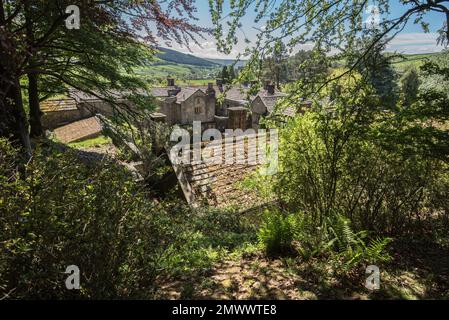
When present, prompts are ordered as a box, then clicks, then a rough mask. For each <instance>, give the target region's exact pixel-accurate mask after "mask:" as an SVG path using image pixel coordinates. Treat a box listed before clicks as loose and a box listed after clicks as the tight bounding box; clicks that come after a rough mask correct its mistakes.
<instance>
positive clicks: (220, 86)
mask: <svg viewBox="0 0 449 320" xmlns="http://www.w3.org/2000/svg"><path fill="white" fill-rule="evenodd" d="M215 83H216V84H217V87H218V89H219V90H220V92H223V79H216V80H215Z"/></svg>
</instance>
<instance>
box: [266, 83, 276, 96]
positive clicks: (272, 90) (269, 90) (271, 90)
mask: <svg viewBox="0 0 449 320" xmlns="http://www.w3.org/2000/svg"><path fill="white" fill-rule="evenodd" d="M267 91H268V94H274V84H269V85H267Z"/></svg>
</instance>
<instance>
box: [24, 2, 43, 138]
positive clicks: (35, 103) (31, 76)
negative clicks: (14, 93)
mask: <svg viewBox="0 0 449 320" xmlns="http://www.w3.org/2000/svg"><path fill="white" fill-rule="evenodd" d="M24 9H25V22H26V25H25V29H26V40H27V46H28V54H29V55H30V62H29V68H30V69H32V68H33V63H34V59H33V56H34V54H35V48H34V32H33V20H32V14H31V13H30V2H29V1H25V6H24ZM27 76H28V100H29V106H30V125H31V130H30V136H31V137H40V136H42V135H43V130H42V124H41V109H40V107H39V91H38V87H37V81H38V75H37V74H36V73H28V74H27Z"/></svg>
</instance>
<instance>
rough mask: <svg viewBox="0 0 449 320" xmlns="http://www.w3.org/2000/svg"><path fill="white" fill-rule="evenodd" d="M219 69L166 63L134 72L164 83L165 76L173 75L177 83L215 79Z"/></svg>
mask: <svg viewBox="0 0 449 320" xmlns="http://www.w3.org/2000/svg"><path fill="white" fill-rule="evenodd" d="M220 70H221V67H220V66H217V67H203V66H194V65H187V64H175V63H166V64H161V65H150V66H148V67H145V68H142V69H139V70H136V72H137V73H138V74H140V75H142V76H143V77H145V78H146V79H149V80H151V81H154V82H156V83H164V82H165V79H166V78H167V77H173V78H175V79H177V82H178V83H179V84H181V83H182V84H205V83H207V82H210V81H211V80H213V79H215V78H216V75H217V74H218V72H219V71H220Z"/></svg>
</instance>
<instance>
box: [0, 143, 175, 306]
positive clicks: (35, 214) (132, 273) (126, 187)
mask: <svg viewBox="0 0 449 320" xmlns="http://www.w3.org/2000/svg"><path fill="white" fill-rule="evenodd" d="M61 151H62V150H57V149H55V148H53V147H48V146H47V147H45V148H41V149H39V150H37V151H36V152H35V154H34V156H33V158H32V159H31V160H30V161H29V162H28V163H26V164H24V166H23V170H22V173H21V174H19V171H18V169H17V159H18V155H17V152H16V151H15V150H14V149H12V148H11V147H10V145H9V143H7V142H6V141H5V140H0V159H1V161H0V184H1V189H0V212H1V215H0V229H1V230H0V250H1V255H0V279H1V281H0V283H2V284H3V287H2V288H0V290H3V292H0V297H2V296H4V295H6V294H7V293H9V295H8V297H10V298H40V299H45V298H58V299H61V298H96V299H102V298H119V297H122V298H124V297H134V298H148V297H151V296H152V292H153V290H154V288H155V285H154V279H155V277H156V275H157V274H158V272H159V266H160V265H161V262H162V261H163V260H164V259H165V258H166V256H167V248H168V247H169V246H171V245H173V243H175V242H176V241H177V239H178V232H177V228H178V226H179V225H178V224H176V223H173V221H172V220H171V219H170V218H171V216H170V214H168V213H167V210H166V209H167V208H166V207H164V206H162V205H159V204H156V203H153V202H152V201H151V200H150V199H149V197H147V195H146V193H145V192H144V191H143V190H142V189H141V187H139V185H137V184H136V183H134V181H133V180H132V177H131V175H130V174H129V173H128V172H126V171H125V170H124V169H123V168H122V167H120V166H118V165H116V164H114V163H112V162H110V161H107V160H105V161H103V162H101V163H92V162H85V161H82V160H81V159H80V158H79V156H78V154H76V153H75V152H73V151H70V150H64V151H63V152H61ZM171 214H172V215H173V213H171ZM69 265H77V266H78V267H79V268H80V272H81V279H80V284H81V290H67V289H66V288H65V279H66V277H67V275H65V274H64V271H65V270H66V267H67V266H69Z"/></svg>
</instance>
